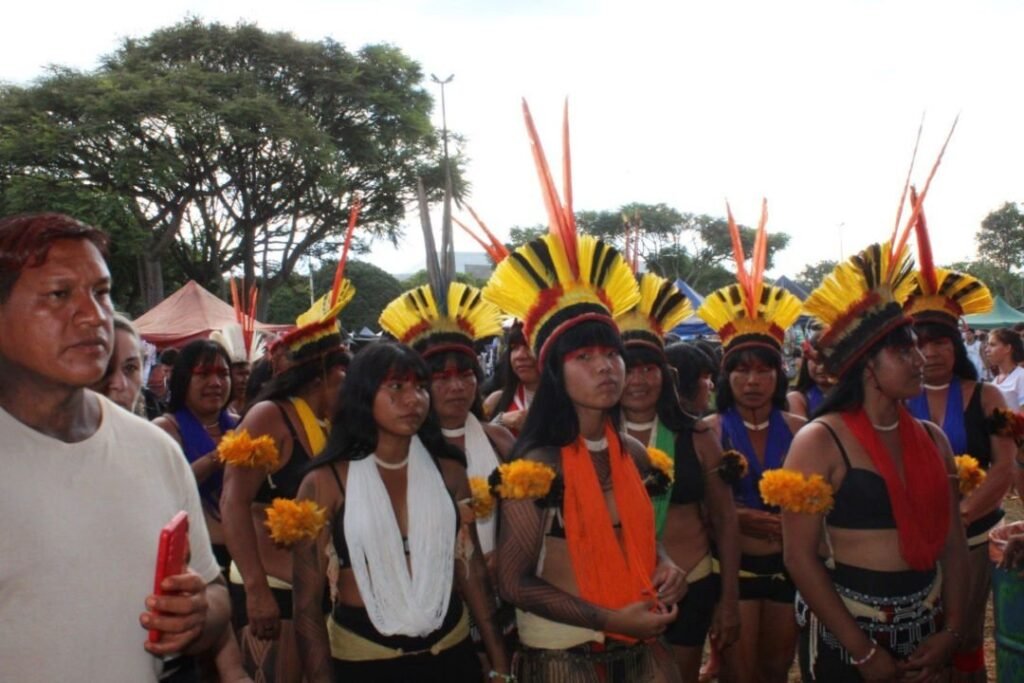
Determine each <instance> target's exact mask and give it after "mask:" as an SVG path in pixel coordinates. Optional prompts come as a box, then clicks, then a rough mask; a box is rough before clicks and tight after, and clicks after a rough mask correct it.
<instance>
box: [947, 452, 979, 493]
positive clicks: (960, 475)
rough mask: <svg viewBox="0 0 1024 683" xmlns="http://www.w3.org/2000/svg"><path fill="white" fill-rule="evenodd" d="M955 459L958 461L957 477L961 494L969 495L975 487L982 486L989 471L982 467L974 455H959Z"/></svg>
mask: <svg viewBox="0 0 1024 683" xmlns="http://www.w3.org/2000/svg"><path fill="white" fill-rule="evenodd" d="M953 460H954V461H955V462H956V477H957V482H958V485H959V488H960V495H962V496H968V495H970V494H971V492H972V491H974V489H976V488H978V487H979V486H981V484H982V482H984V481H985V477H986V476H987V473H986V472H985V470H983V469H981V465H979V464H978V460H977V459H976V458H975V457H974V456H972V455H967V454H964V455H958V456H956V457H955V458H953Z"/></svg>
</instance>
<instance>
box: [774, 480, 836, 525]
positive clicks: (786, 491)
mask: <svg viewBox="0 0 1024 683" xmlns="http://www.w3.org/2000/svg"><path fill="white" fill-rule="evenodd" d="M758 488H759V489H760V491H761V498H762V499H763V500H764V502H765V503H767V504H768V505H775V506H777V507H780V508H782V509H783V510H786V511H787V512H801V513H805V514H811V515H820V514H825V513H827V512H828V511H829V510H831V509H832V505H833V502H834V500H833V494H832V486H831V485H830V484H829V483H828V482H827V481H825V479H824V478H823V477H822V476H821V475H820V474H812V475H811V476H810V477H805V476H804V475H803V474H801V473H800V472H793V471H792V470H770V471H768V472H765V473H764V476H762V477H761V483H760V484H759V486H758Z"/></svg>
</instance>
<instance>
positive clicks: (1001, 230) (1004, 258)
mask: <svg viewBox="0 0 1024 683" xmlns="http://www.w3.org/2000/svg"><path fill="white" fill-rule="evenodd" d="M977 240H978V255H979V256H980V257H981V258H982V259H984V260H986V261H988V262H989V263H992V264H994V265H996V266H998V267H999V268H1001V269H1003V270H1006V271H1009V270H1016V269H1019V268H1020V266H1021V264H1022V262H1024V214H1021V211H1020V207H1018V206H1017V205H1016V204H1015V203H1013V202H1006V203H1005V204H1003V205H1002V206H1001V207H999V208H998V209H996V210H995V211H993V212H992V213H990V214H989V215H988V216H986V217H985V219H984V220H983V221H982V222H981V228H980V229H979V230H978V234H977Z"/></svg>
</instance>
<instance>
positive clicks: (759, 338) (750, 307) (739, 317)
mask: <svg viewBox="0 0 1024 683" xmlns="http://www.w3.org/2000/svg"><path fill="white" fill-rule="evenodd" d="M726 213H727V214H728V218H729V235H730V236H731V237H732V250H733V257H734V258H735V260H736V284H732V285H729V286H727V287H722V288H721V289H718V290H715V291H714V292H712V293H711V294H709V295H708V296H707V298H706V299H704V303H703V304H701V306H700V308H699V309H697V315H699V316H700V317H701V319H703V320H704V322H706V323H707V324H708V325H710V326H711V328H712V329H713V330H715V331H716V332H717V333H718V336H719V338H720V339H721V340H722V347H723V348H724V349H725V352H726V353H730V352H733V351H736V350H738V349H741V348H746V347H748V346H762V347H768V348H771V349H774V350H776V351H780V352H781V350H782V342H783V341H784V340H785V336H786V329H787V328H789V326H790V325H792V324H793V323H794V322H796V319H797V318H798V317H800V300H799V299H797V298H796V297H795V296H793V295H792V294H790V293H789V292H788V291H786V290H785V289H783V288H782V287H776V286H773V285H766V284H764V266H765V262H766V260H767V258H768V232H767V230H766V226H767V224H768V201H767V200H763V201H762V202H761V220H760V222H759V223H758V226H757V234H756V237H755V239H754V253H753V254H752V256H751V263H750V270H749V271H748V270H747V267H746V255H745V254H744V253H743V243H742V242H741V240H740V229H739V226H737V225H736V221H735V219H733V216H732V209H731V208H730V207H729V206H728V204H727V205H726Z"/></svg>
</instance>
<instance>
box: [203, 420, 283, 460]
mask: <svg viewBox="0 0 1024 683" xmlns="http://www.w3.org/2000/svg"><path fill="white" fill-rule="evenodd" d="M217 457H218V458H220V461H221V462H222V463H224V464H225V465H234V466H236V467H259V468H263V469H267V470H272V469H274V468H275V467H277V463H278V462H280V460H281V454H280V453H279V452H278V450H277V444H276V443H275V442H274V439H273V438H272V437H271V436H270V435H269V434H264V435H263V436H258V437H256V438H255V439H254V438H252V436H251V435H250V434H249V430H247V429H236V430H233V431H230V432H228V433H227V434H225V435H224V437H223V438H222V439H221V440H220V443H219V444H217Z"/></svg>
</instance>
